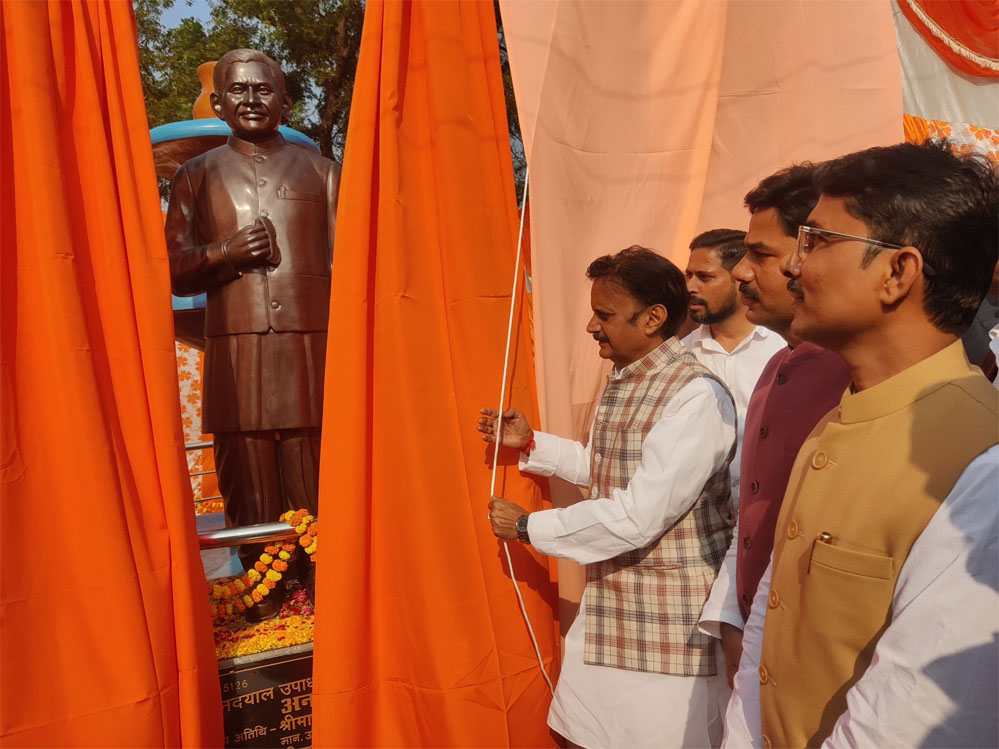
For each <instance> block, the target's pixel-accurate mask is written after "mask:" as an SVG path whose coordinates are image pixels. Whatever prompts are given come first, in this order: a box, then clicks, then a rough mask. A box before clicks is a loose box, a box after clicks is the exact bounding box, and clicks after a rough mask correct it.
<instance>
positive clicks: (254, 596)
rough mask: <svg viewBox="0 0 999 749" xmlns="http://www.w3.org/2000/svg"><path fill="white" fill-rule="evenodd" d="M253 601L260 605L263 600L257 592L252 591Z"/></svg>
mask: <svg viewBox="0 0 999 749" xmlns="http://www.w3.org/2000/svg"><path fill="white" fill-rule="evenodd" d="M253 600H254V601H256V602H257V603H260V602H261V601H262V600H264V597H263V596H262V595H260V593H259V592H258V591H256V590H254V591H253Z"/></svg>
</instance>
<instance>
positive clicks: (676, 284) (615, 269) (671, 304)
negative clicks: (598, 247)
mask: <svg viewBox="0 0 999 749" xmlns="http://www.w3.org/2000/svg"><path fill="white" fill-rule="evenodd" d="M586 277H587V278H589V279H590V280H591V281H596V280H597V279H603V280H605V281H611V282H613V283H616V284H618V285H619V286H620V287H621V288H622V289H624V290H625V291H626V292H628V294H630V295H631V296H632V297H634V299H635V301H637V302H638V303H639V304H641V305H642V306H643V308H648V307H651V306H652V305H653V304H661V305H663V306H664V307H665V308H666V322H664V323H663V324H662V326H661V327H660V328H659V330H658V331H657V332H658V333H659V335H660V336H662V338H663V340H666V339H667V338H670V337H671V336H673V335H675V334H676V331H678V330H679V329H680V326H681V325H682V324H683V321H684V319H685V318H686V316H687V305H688V304H689V302H690V294H689V293H688V291H687V281H686V279H685V278H684V275H683V273H682V272H681V271H680V269H679V268H677V267H676V266H675V265H673V263H671V262H670V261H669V260H667V259H666V258H664V257H663V256H662V255H659V254H657V253H656V252H654V251H652V250H650V249H648V248H647V247H640V246H639V245H637V244H636V245H632V246H631V247H629V248H628V249H626V250H621V251H620V252H619V253H617V254H616V255H604V256H603V257H598V258H597V259H596V260H594V261H593V262H592V263H590V265H589V267H588V268H587V269H586Z"/></svg>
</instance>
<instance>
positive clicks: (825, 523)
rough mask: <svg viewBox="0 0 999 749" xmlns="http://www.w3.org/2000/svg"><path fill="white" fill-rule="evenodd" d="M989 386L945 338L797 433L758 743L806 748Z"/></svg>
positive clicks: (986, 426)
mask: <svg viewBox="0 0 999 749" xmlns="http://www.w3.org/2000/svg"><path fill="white" fill-rule="evenodd" d="M997 412H999V405H997V393H996V390H995V389H994V388H993V387H992V386H991V385H990V384H989V382H988V380H986V379H985V378H984V377H983V376H982V374H981V372H980V371H979V370H978V369H977V368H974V367H972V366H970V365H969V363H968V360H967V358H966V357H965V355H964V350H963V349H962V348H961V343H960V342H959V341H958V342H956V343H954V344H952V345H951V346H948V347H947V348H945V349H944V350H942V351H940V352H938V353H937V354H935V355H933V356H931V357H929V358H927V359H924V360H923V361H921V362H919V363H918V364H916V365H914V366H912V367H910V368H909V369H907V370H905V371H903V372H901V373H899V374H898V375H895V376H894V377H891V378H889V379H888V380H886V381H884V382H882V383H880V384H878V385H875V386H874V387H871V388H869V389H867V390H864V391H862V392H860V393H855V394H850V393H849V392H848V393H847V394H846V395H844V396H843V399H842V401H841V403H840V406H839V408H838V409H835V410H833V411H832V412H831V413H830V414H829V415H828V416H826V418H825V419H824V420H823V421H821V422H819V424H818V425H817V426H816V427H815V429H814V430H813V431H812V433H811V435H810V436H809V437H808V439H807V440H805V443H804V444H803V446H802V448H801V451H800V452H799V454H798V458H797V460H796V462H795V464H794V468H793V469H792V471H791V477H790V480H789V482H788V488H787V493H786V494H785V498H784V503H783V506H782V508H781V512H780V515H779V517H778V520H777V527H776V535H775V541H774V557H773V568H772V573H771V583H770V595H769V599H768V601H767V611H766V623H765V626H764V634H763V649H762V657H761V659H760V667H759V679H760V705H761V717H762V731H763V744H764V746H765V747H767V746H774V747H799V746H818V745H820V744H821V743H822V741H823V740H824V739H825V738H826V737H828V736H829V734H830V733H831V732H832V729H833V726H834V725H835V722H836V720H837V718H838V717H839V716H840V715H842V714H843V712H844V711H845V709H846V693H847V691H848V690H849V689H850V687H851V686H852V685H853V684H854V683H855V682H856V681H857V680H858V679H859V678H860V677H861V675H863V673H864V671H865V670H866V669H867V667H868V666H869V665H870V662H871V657H872V655H873V652H874V648H875V646H876V645H877V643H878V640H879V638H880V637H881V635H882V633H883V632H884V630H885V628H886V627H887V626H888V624H889V623H890V622H891V618H892V601H893V597H894V592H895V584H896V580H897V578H898V574H899V571H900V570H901V568H902V565H903V564H905V560H906V558H907V557H908V555H909V550H910V549H911V547H912V545H913V543H914V542H915V541H916V539H917V538H918V537H919V534H920V533H921V532H922V531H923V529H924V528H925V527H926V525H927V523H928V522H929V521H930V519H931V518H932V517H933V515H934V513H935V512H936V511H937V509H938V508H939V507H940V505H941V503H942V502H943V501H944V499H946V497H947V495H948V494H949V493H950V491H951V489H952V488H953V486H954V484H955V483H956V482H957V479H958V478H959V477H960V475H961V473H962V472H963V471H964V470H965V468H966V467H967V466H968V464H969V463H971V461H972V460H974V459H975V458H976V457H977V456H978V455H980V454H981V453H983V452H984V451H985V450H987V449H988V448H989V447H991V446H992V445H995V444H996V442H997V431H999V430H997V421H996V420H997Z"/></svg>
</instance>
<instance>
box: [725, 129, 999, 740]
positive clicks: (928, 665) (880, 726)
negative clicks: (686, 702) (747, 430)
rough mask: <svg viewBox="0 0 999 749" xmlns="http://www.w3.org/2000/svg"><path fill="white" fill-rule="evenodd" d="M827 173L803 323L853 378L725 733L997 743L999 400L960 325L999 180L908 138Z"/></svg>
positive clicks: (990, 251)
mask: <svg viewBox="0 0 999 749" xmlns="http://www.w3.org/2000/svg"><path fill="white" fill-rule="evenodd" d="M816 186H817V188H818V190H819V193H820V198H819V202H818V204H817V205H816V206H815V208H814V209H813V210H812V212H811V214H810V215H809V218H808V223H807V225H806V226H802V227H801V229H800V231H799V239H798V246H797V250H796V252H795V253H793V254H792V255H790V256H789V257H788V258H787V259H786V260H785V261H784V272H785V274H786V275H787V276H788V277H789V279H790V280H789V282H788V287H789V288H790V290H791V293H792V295H793V296H794V302H793V310H794V321H793V322H792V325H791V331H792V334H793V335H794V336H796V337H798V338H801V339H803V340H808V341H811V342H813V343H816V344H818V345H820V346H823V347H825V348H828V349H830V350H833V351H836V352H837V353H839V354H840V355H841V356H842V357H843V359H844V360H845V361H846V363H847V366H848V367H849V368H850V372H851V374H852V377H853V385H852V387H851V388H850V390H848V391H847V393H846V394H845V395H844V396H843V398H842V400H841V402H840V404H839V407H838V408H837V409H834V410H833V411H832V412H830V414H829V415H827V416H826V417H825V419H823V420H822V421H820V422H819V424H818V425H817V426H816V428H815V429H814V430H813V431H812V433H811V435H810V436H809V437H808V439H807V440H805V443H804V444H803V446H802V448H801V451H800V452H799V454H798V457H797V460H796V461H795V464H794V468H793V469H792V471H791V477H790V481H789V483H788V491H787V494H786V495H785V497H784V502H783V505H782V507H781V512H780V515H779V517H778V520H777V529H776V536H775V542H774V551H773V558H772V561H771V564H770V567H769V568H768V570H767V572H766V573H765V574H764V577H763V580H762V581H761V583H760V586H759V589H758V590H757V593H756V597H755V599H754V601H753V607H752V612H751V614H750V617H749V621H748V622H747V623H746V629H745V639H744V651H743V655H742V661H741V664H740V668H739V672H738V673H737V674H736V677H735V691H734V694H733V698H732V701H731V703H730V705H729V709H728V713H727V716H726V743H727V745H728V746H734V747H740V746H747V745H750V744H752V745H753V746H761V745H762V746H764V747H771V746H806V745H807V746H818V745H820V744H822V745H825V746H924V745H928V746H962V747H972V746H996V745H997V742H999V726H997V715H996V710H995V705H996V704H997V700H999V695H997V687H996V685H997V679H996V670H997V662H999V640H997V637H999V633H997V628H996V612H997V610H999V593H997V590H999V548H997V546H999V544H997V538H999V503H997V502H996V487H997V482H999V448H997V447H996V443H997V428H996V422H997V417H999V403H997V394H996V391H995V390H994V389H992V387H991V385H990V384H989V382H988V381H987V380H986V379H985V377H984V376H983V375H982V374H981V371H980V370H979V369H978V368H977V367H973V366H972V365H970V364H969V362H968V360H967V357H966V356H965V354H964V349H963V348H962V346H961V343H960V341H959V338H958V336H959V335H960V334H961V333H962V332H963V331H964V329H965V328H966V327H967V326H968V324H969V323H970V321H971V319H972V318H973V317H974V314H975V311H976V310H977V308H978V305H979V304H980V302H981V300H982V297H983V296H984V294H985V292H986V289H987V287H988V284H989V279H990V276H991V270H992V266H993V264H994V263H995V259H996V256H997V253H999V239H997V238H999V219H997V213H996V205H997V200H999V189H997V181H996V173H995V171H994V169H993V168H992V167H991V165H989V164H988V163H987V162H986V161H985V160H984V159H981V158H977V157H971V156H964V157H958V156H956V155H954V154H952V153H951V152H950V151H948V150H947V148H946V145H945V144H943V145H942V144H925V145H922V146H915V145H911V144H902V145H897V146H892V147H890V148H874V149H869V150H867V151H862V152H859V153H855V154H850V155H848V156H844V157H842V158H839V159H836V160H833V161H831V162H827V163H826V164H823V165H821V166H819V167H818V169H817V171H816Z"/></svg>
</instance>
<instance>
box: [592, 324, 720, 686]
mask: <svg viewBox="0 0 999 749" xmlns="http://www.w3.org/2000/svg"><path fill="white" fill-rule="evenodd" d="M699 377H707V378H709V379H712V380H715V381H716V382H719V383H720V382H721V381H720V380H718V378H716V377H715V376H714V375H712V374H711V373H710V372H709V371H708V370H707V369H705V368H704V367H703V366H701V364H699V363H698V362H697V360H696V359H695V358H694V355H693V354H692V353H691V352H690V351H689V350H688V349H687V348H686V347H685V346H683V345H682V344H680V342H679V341H677V340H676V338H670V339H669V340H667V341H666V342H665V343H663V344H662V345H661V346H660V347H659V348H657V349H655V350H654V351H653V352H651V353H650V354H648V355H647V356H645V357H644V358H642V359H640V360H639V361H637V362H634V363H633V364H631V365H629V366H628V367H626V368H625V369H624V370H622V372H621V373H620V376H619V377H618V378H613V377H612V378H608V382H607V387H606V389H605V390H604V394H603V397H602V398H601V400H600V405H599V407H598V409H597V416H596V423H595V424H594V429H593V439H592V444H591V446H590V456H591V457H590V487H591V496H594V497H611V496H613V495H612V492H613V490H614V489H624V488H625V487H627V486H628V483H629V481H630V480H631V477H632V476H633V475H634V474H635V471H636V470H638V467H639V465H640V464H641V462H642V443H643V442H644V441H645V437H646V436H647V435H648V433H649V432H650V431H651V429H652V427H654V426H655V425H656V423H658V421H659V420H660V417H661V416H662V412H663V410H664V409H665V408H666V406H667V405H668V404H669V402H670V400H671V399H672V398H673V397H674V396H675V395H676V394H677V393H678V392H680V390H682V389H683V388H684V387H685V386H686V385H688V384H689V383H691V382H692V381H694V380H695V379H697V378H699ZM722 387H724V384H722ZM726 392H727V390H726ZM729 397H731V396H729ZM691 438H692V439H693V438H694V436H693V435H691ZM734 454H735V445H734V444H733V446H732V450H731V452H730V453H729V455H728V459H727V460H726V461H725V462H724V464H723V465H720V466H719V467H718V468H717V469H716V470H715V472H714V473H713V474H712V475H711V477H710V478H709V479H708V481H707V483H706V484H705V485H704V488H703V489H702V490H701V493H700V495H699V496H698V497H697V499H696V500H695V501H694V503H693V505H692V506H691V508H690V509H689V510H688V511H687V512H686V513H685V514H684V515H683V516H682V517H680V518H679V519H678V520H677V521H676V522H675V523H673V524H672V525H671V526H670V527H669V528H667V529H666V531H665V532H664V533H663V534H662V536H660V537H659V538H658V539H656V540H655V541H654V542H652V543H651V544H649V545H648V546H646V547H645V548H642V549H637V550H635V551H632V552H628V553H625V554H622V555H620V556H617V557H615V558H613V559H609V560H606V561H604V562H598V563H596V564H590V565H588V566H587V570H586V591H585V593H584V595H585V596H586V622H585V625H586V626H585V637H584V661H585V662H586V663H589V664H596V665H601V666H612V667H614V668H622V669H629V670H635V671H649V672H655V673H663V674H676V675H683V676H704V675H710V674H714V673H715V659H714V645H713V642H712V639H711V638H710V637H708V636H707V635H705V634H703V633H701V632H700V631H699V630H698V629H697V620H698V618H699V616H700V613H701V609H702V607H703V606H704V601H705V599H706V598H707V596H708V593H709V592H710V591H711V584H712V583H713V582H714V579H715V575H716V574H717V571H718V568H719V566H720V565H721V562H722V559H723V558H724V556H725V551H726V549H727V548H728V544H729V541H730V540H731V535H732V525H733V521H732V514H731V506H730V502H729V470H728V468H729V463H730V462H731V460H732V456H733V455H734Z"/></svg>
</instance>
